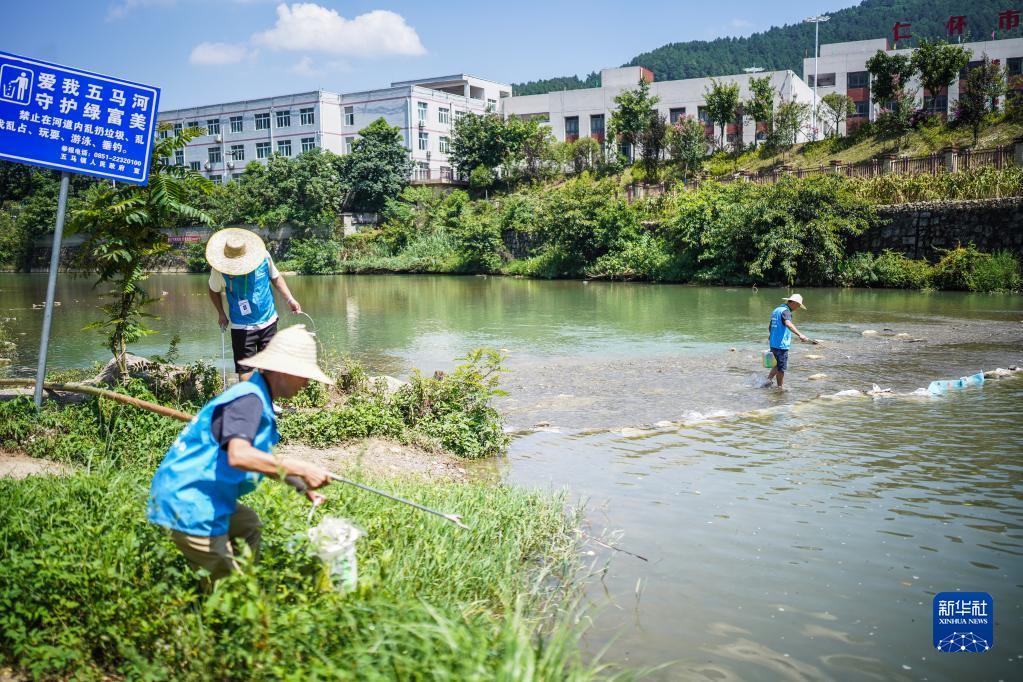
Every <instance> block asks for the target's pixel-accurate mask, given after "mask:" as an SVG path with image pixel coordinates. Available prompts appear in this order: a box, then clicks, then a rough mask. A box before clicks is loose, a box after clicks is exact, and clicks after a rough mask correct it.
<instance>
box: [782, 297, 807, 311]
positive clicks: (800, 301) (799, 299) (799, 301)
mask: <svg viewBox="0 0 1023 682" xmlns="http://www.w3.org/2000/svg"><path fill="white" fill-rule="evenodd" d="M789 301H792V302H793V303H798V304H799V307H800V308H805V307H806V304H805V303H803V297H802V296H800V295H799V294H792V295H791V296H789V297H788V298H786V299H785V302H786V303H788V302H789Z"/></svg>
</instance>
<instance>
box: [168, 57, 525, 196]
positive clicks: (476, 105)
mask: <svg viewBox="0 0 1023 682" xmlns="http://www.w3.org/2000/svg"><path fill="white" fill-rule="evenodd" d="M510 95H511V86H510V85H505V84H502V83H496V82H493V81H488V80H485V79H482V78H476V77H474V76H467V75H464V74H458V75H452V76H444V77H441V78H428V79H422V80H415V81H403V82H399V83H392V84H391V87H389V88H384V89H381V90H368V91H364V92H353V93H345V94H338V93H335V92H326V91H322V90H321V91H314V92H306V93H299V94H295V95H286V96H282V97H267V98H262V99H255V100H246V101H241V102H230V103H226V104H214V105H210V106H202V107H193V108H189V109H175V110H172V111H162V112H160V122H161V123H164V122H166V123H171V124H173V126H174V128H175V129H180V128H190V127H196V128H202V129H205V130H206V131H207V134H205V135H202V136H201V137H197V138H195V139H193V140H192V141H190V142H189V143H188V145H187V146H186V147H185V149H184V150H181V151H179V152H178V157H177V158H175V159H171V162H175V163H178V164H180V165H188V166H191V167H192V168H193V169H194V170H198V171H201V172H202V173H203V174H205V175H206V176H207V177H209V178H210V179H211V180H213V181H214V182H224V181H229V180H232V179H237V178H239V177H240V176H241V174H242V172H243V171H244V170H245V165H246V164H247V163H249V162H250V161H252V160H256V161H265V160H266V159H268V158H269V157H270V155H271V154H273V153H279V154H282V155H284V156H295V155H298V154H301V153H302V152H304V151H308V150H310V149H313V148H322V149H327V150H329V151H331V152H334V153H335V154H346V153H349V152H351V151H352V146H353V144H354V142H355V140H356V139H358V133H359V131H360V130H362V129H363V128H365V127H366V126H367V125H369V124H370V123H372V122H373V121H375V120H376V119H378V118H383V119H384V120H385V121H387V123H388V124H390V125H392V126H395V127H397V128H398V129H400V130H401V135H402V139H403V140H404V142H405V146H406V148H408V150H409V153H410V156H411V158H412V160H413V162H415V169H414V175H413V177H414V178H415V179H421V180H450V179H452V177H453V172H452V166H451V163H450V162H449V161H448V151H449V146H450V143H451V137H452V132H451V131H452V126H453V125H454V122H455V120H456V119H457V117H458V116H461V115H464V114H465V113H466V112H472V113H475V114H482V113H485V112H488V111H490V112H498V111H499V110H500V103H501V101H502V100H503V99H505V98H507V97H509V96H510ZM172 132H173V130H171V131H167V132H165V133H162V134H164V135H167V134H171V133H172Z"/></svg>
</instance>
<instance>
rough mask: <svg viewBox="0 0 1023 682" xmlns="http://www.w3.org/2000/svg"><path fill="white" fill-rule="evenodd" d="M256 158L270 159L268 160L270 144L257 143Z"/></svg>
mask: <svg viewBox="0 0 1023 682" xmlns="http://www.w3.org/2000/svg"><path fill="white" fill-rule="evenodd" d="M256 158H257V159H268V158H270V143H269V142H257V143H256Z"/></svg>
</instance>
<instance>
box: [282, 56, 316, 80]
mask: <svg viewBox="0 0 1023 682" xmlns="http://www.w3.org/2000/svg"><path fill="white" fill-rule="evenodd" d="M289 70H290V71H291V72H292V73H294V74H297V75H299V76H318V75H319V74H320V70H319V69H317V68H315V67H314V66H313V58H312V57H309V56H306V57H302V58H301V59H300V60H298V63H297V64H295V65H294V66H293V67H291V69H289Z"/></svg>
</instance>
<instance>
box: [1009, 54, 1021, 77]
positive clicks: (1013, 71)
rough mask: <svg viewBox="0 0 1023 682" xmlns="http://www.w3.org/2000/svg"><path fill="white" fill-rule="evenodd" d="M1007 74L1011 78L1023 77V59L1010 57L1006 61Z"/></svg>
mask: <svg viewBox="0 0 1023 682" xmlns="http://www.w3.org/2000/svg"><path fill="white" fill-rule="evenodd" d="M1005 73H1006V74H1008V75H1010V76H1020V75H1023V57H1009V58H1008V59H1006V60H1005Z"/></svg>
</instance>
